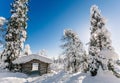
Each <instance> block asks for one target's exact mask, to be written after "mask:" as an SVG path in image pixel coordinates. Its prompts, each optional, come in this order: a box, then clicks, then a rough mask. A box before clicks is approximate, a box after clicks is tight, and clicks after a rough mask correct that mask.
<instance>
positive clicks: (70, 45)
mask: <svg viewBox="0 0 120 83" xmlns="http://www.w3.org/2000/svg"><path fill="white" fill-rule="evenodd" d="M62 41H63V42H64V43H63V45H61V47H62V48H63V50H64V52H63V55H65V69H66V70H67V71H69V72H72V73H75V72H78V71H79V70H80V66H81V65H82V64H84V65H82V66H84V67H82V68H85V69H81V70H84V71H86V70H87V64H86V63H87V59H86V54H85V50H84V49H83V44H82V42H81V41H80V39H79V36H78V34H76V33H75V32H73V31H72V30H70V29H66V30H64V35H63V37H62ZM83 57H84V58H83Z"/></svg>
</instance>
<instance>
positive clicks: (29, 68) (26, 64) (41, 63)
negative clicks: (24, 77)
mask: <svg viewBox="0 0 120 83" xmlns="http://www.w3.org/2000/svg"><path fill="white" fill-rule="evenodd" d="M51 63H52V60H51V59H50V58H48V57H46V56H41V55H37V54H31V55H28V56H22V57H19V58H17V59H16V60H14V61H13V64H14V69H15V71H17V72H23V73H26V74H39V75H43V74H46V73H48V72H49V71H50V69H49V66H50V64H51Z"/></svg>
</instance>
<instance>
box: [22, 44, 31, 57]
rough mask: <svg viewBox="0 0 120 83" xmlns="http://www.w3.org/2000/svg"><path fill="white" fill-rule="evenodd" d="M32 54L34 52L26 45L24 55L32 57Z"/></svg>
mask: <svg viewBox="0 0 120 83" xmlns="http://www.w3.org/2000/svg"><path fill="white" fill-rule="evenodd" d="M30 54H32V51H31V49H30V45H29V44H26V45H25V47H24V49H23V55H30Z"/></svg>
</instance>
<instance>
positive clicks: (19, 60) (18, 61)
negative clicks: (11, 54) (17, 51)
mask: <svg viewBox="0 0 120 83" xmlns="http://www.w3.org/2000/svg"><path fill="white" fill-rule="evenodd" d="M33 59H37V60H40V61H42V62H45V63H52V60H51V59H50V58H48V57H46V56H41V55H37V54H31V55H28V56H22V57H19V58H17V59H15V60H14V61H13V64H21V63H26V62H29V61H31V60H33Z"/></svg>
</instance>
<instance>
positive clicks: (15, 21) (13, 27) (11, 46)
mask: <svg viewBox="0 0 120 83" xmlns="http://www.w3.org/2000/svg"><path fill="white" fill-rule="evenodd" d="M11 7H12V9H11V14H12V15H11V17H10V19H9V21H8V30H7V33H6V38H5V40H6V45H5V49H4V51H3V53H2V57H5V58H4V59H5V62H6V63H8V66H7V68H8V69H9V70H11V69H12V61H13V60H14V59H16V58H17V57H18V56H19V55H20V51H21V50H22V48H23V43H24V42H25V40H26V37H27V33H26V28H27V20H28V18H27V12H28V0H14V2H13V3H12V4H11Z"/></svg>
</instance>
